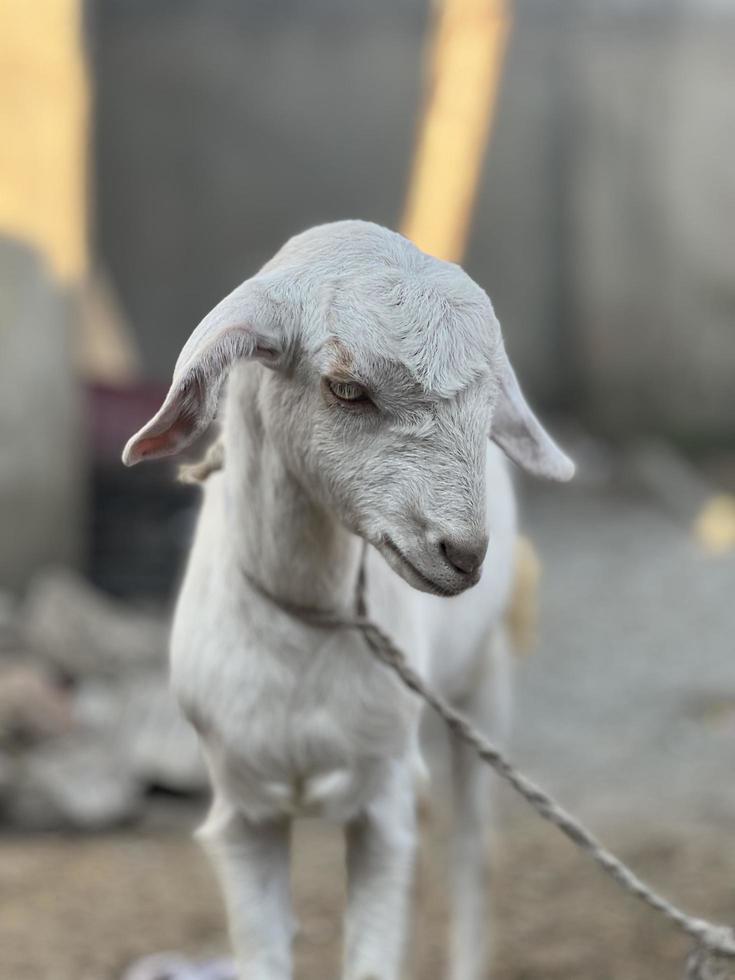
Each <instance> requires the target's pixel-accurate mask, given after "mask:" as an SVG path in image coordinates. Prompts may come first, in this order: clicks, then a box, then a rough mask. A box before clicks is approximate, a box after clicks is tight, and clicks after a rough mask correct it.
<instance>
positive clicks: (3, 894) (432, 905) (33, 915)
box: [0, 808, 735, 980]
mask: <svg viewBox="0 0 735 980" xmlns="http://www.w3.org/2000/svg"><path fill="white" fill-rule="evenodd" d="M513 809H514V816H513V817H512V819H511V821H510V822H509V821H508V820H507V819H506V821H505V822H506V824H509V825H508V826H506V827H505V828H503V829H502V831H501V832H499V833H498V836H497V838H496V841H495V844H494V851H495V855H496V868H497V870H496V873H495V882H494V894H495V909H494V914H493V925H492V929H493V933H494V935H495V939H496V941H495V970H494V973H493V976H494V977H496V978H497V980H542V978H543V980H577V978H578V980H582V978H584V980H644V978H645V980H668V978H672V980H674V978H676V980H679V978H681V977H682V976H683V969H682V963H683V957H684V955H685V953H686V949H687V944H686V941H683V940H681V939H680V938H679V937H678V936H676V935H675V934H673V932H672V931H671V930H670V929H669V928H667V927H666V926H665V925H662V924H660V923H659V922H658V921H657V920H656V918H655V917H654V916H653V915H652V914H651V913H649V912H647V911H646V910H644V909H642V908H641V907H639V906H638V904H637V903H636V902H635V901H634V900H632V899H629V898H626V897H624V896H622V895H621V894H619V893H618V891H617V889H616V888H615V886H614V885H612V884H611V883H609V882H607V881H606V880H604V879H603V877H602V875H601V874H600V873H599V872H598V871H597V870H596V869H595V868H593V867H591V866H589V865H588V864H587V862H586V860H585V859H584V858H582V857H579V856H578V855H577V854H576V853H575V852H574V850H573V848H572V847H571V845H569V844H568V843H567V842H566V841H564V840H563V839H561V838H559V837H558V835H557V834H556V832H555V831H554V830H553V829H551V828H545V827H540V826H538V825H537V824H536V823H535V821H534V819H533V818H532V817H530V816H527V815H524V814H522V813H521V814H519V813H518V812H517V808H513ZM633 831H634V838H635V844H634V845H629V846H626V844H625V841H624V839H621V838H620V835H619V834H618V835H617V839H616V840H614V841H613V842H612V843H614V844H615V845H616V846H617V847H619V848H620V849H621V851H622V853H623V856H624V857H625V858H627V859H628V860H630V861H631V862H632V863H633V865H634V867H635V868H636V869H637V870H639V871H640V872H641V873H642V874H644V875H645V876H646V877H648V878H649V879H650V880H652V881H653V882H655V883H656V884H657V885H658V886H660V887H661V888H662V889H663V890H664V891H665V892H666V893H667V894H669V895H670V896H672V897H675V898H677V899H678V900H679V901H680V902H682V903H683V904H685V905H686V906H687V907H688V908H689V909H694V910H696V911H697V912H698V913H701V914H703V915H709V916H713V917H716V918H718V919H720V920H721V921H725V922H734V921H735V848H730V849H725V850H723V849H722V847H721V841H720V842H719V845H720V846H718V841H716V840H715V839H706V838H704V839H696V838H690V839H688V840H684V839H679V838H677V837H675V836H671V835H670V834H669V835H667V836H665V837H663V838H662V837H661V836H660V835H659V834H658V833H657V832H656V831H655V829H654V828H649V829H647V830H643V829H642V828H640V827H636V828H631V832H633ZM632 839H633V837H631V840H632ZM444 852H445V848H444V841H443V834H442V832H441V830H437V829H434V830H431V831H429V832H428V833H427V834H426V835H425V839H424V843H423V848H422V853H421V858H420V862H419V874H418V883H417V892H418V914H417V925H416V930H415V938H414V942H413V943H412V947H413V948H412V958H413V962H414V967H413V971H414V972H413V974H412V975H413V976H415V977H420V978H422V980H439V978H440V977H441V976H442V975H443V970H442V966H443V963H444V934H445V925H446V903H445V896H444V893H443V882H444V881H445V874H444V864H443V860H444ZM295 891H296V896H297V908H298V913H299V917H300V921H301V931H300V936H299V938H298V940H297V945H296V956H297V976H298V977H299V978H300V980H325V978H328V977H336V976H337V975H338V962H339V941H340V921H339V914H340V909H341V905H342V896H343V878H342V872H341V851H340V845H339V842H338V838H337V835H336V834H335V833H334V832H333V831H332V830H330V829H329V828H326V827H324V826H322V825H318V824H313V825H305V826H304V827H303V828H301V829H300V830H299V832H298V835H297V840H296V869H295ZM0 908H1V910H2V911H1V914H0V950H2V955H1V956H0V980H119V977H120V975H121V972H122V970H123V968H124V967H125V965H126V964H127V963H129V962H130V960H131V959H132V958H135V957H137V956H140V955H142V954H146V953H151V952H158V951H162V950H166V949H183V950H186V951H188V952H190V953H192V954H196V955H206V954H209V953H213V952H219V951H222V950H225V949H226V938H225V935H224V925H223V914H222V908H221V904H220V900H219V895H218V891H217V888H216V885H215V883H214V881H213V879H212V876H211V873H210V870H209V867H208V865H207V863H206V860H205V859H204V858H203V856H202V855H201V853H200V851H199V849H198V847H197V845H196V844H195V843H193V842H192V841H191V840H190V839H189V837H188V836H187V835H184V834H176V835H171V834H166V835H152V834H149V835H141V834H132V833H127V834H117V835H114V836H104V837H96V838H84V839H82V838H59V837H48V838H38V837H36V838H6V839H5V840H4V841H2V843H0Z"/></svg>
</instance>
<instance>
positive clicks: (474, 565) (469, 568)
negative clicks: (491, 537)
mask: <svg viewBox="0 0 735 980" xmlns="http://www.w3.org/2000/svg"><path fill="white" fill-rule="evenodd" d="M439 547H440V549H441V553H442V554H443V555H444V557H445V558H446V559H447V561H448V562H449V564H450V565H451V566H452V567H453V568H455V569H456V570H457V571H458V572H461V573H462V574H463V575H473V574H474V573H475V572H476V571H477V570H478V569H479V568H480V566H481V565H482V563H483V561H484V559H485V555H486V553H487V537H482V538H472V539H471V540H469V539H467V538H445V539H444V540H443V541H442V542H441V543H440V545H439Z"/></svg>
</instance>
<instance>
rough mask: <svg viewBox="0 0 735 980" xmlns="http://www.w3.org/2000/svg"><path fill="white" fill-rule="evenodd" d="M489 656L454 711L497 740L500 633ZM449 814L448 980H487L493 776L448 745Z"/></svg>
mask: <svg viewBox="0 0 735 980" xmlns="http://www.w3.org/2000/svg"><path fill="white" fill-rule="evenodd" d="M490 653H491V656H490V657H486V659H485V660H484V661H482V662H481V664H480V671H479V673H478V675H477V676H476V677H475V684H474V686H473V688H472V690H471V692H470V693H469V694H468V695H467V697H466V698H464V699H462V700H460V701H459V702H458V703H457V707H458V708H459V710H460V711H462V713H463V714H465V715H466V716H467V717H468V718H469V719H470V720H471V721H472V722H474V723H475V724H476V725H477V726H478V727H479V728H480V729H481V730H484V731H489V732H490V734H491V737H492V738H493V739H497V740H500V741H502V740H503V738H504V737H505V735H506V732H507V728H508V715H509V711H510V679H509V676H508V669H509V664H508V651H507V649H506V640H505V636H504V633H503V632H502V630H501V629H499V628H498V629H497V630H496V631H495V633H494V635H493V636H492V638H491V650H490ZM451 750H452V782H453V791H454V814H453V817H454V819H453V821H452V835H451V891H452V919H451V928H450V957H449V980H486V978H487V976H488V965H489V958H490V941H489V936H490V870H491V869H490V853H489V848H490V834H489V829H490V817H491V815H492V806H491V803H492V792H491V791H492V788H493V784H494V776H493V773H492V772H491V770H490V769H488V767H487V766H486V765H485V763H484V762H482V760H481V759H480V758H478V756H477V754H476V752H475V750H474V749H472V748H470V747H469V746H468V745H465V744H464V743H462V742H459V741H457V740H454V739H453V740H452V743H451Z"/></svg>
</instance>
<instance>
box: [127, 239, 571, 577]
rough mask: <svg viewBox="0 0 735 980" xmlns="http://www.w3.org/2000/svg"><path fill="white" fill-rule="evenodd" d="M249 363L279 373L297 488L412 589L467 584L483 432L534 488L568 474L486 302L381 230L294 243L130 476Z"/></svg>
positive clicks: (282, 444) (188, 363)
mask: <svg viewBox="0 0 735 980" xmlns="http://www.w3.org/2000/svg"><path fill="white" fill-rule="evenodd" d="M243 358H253V359H257V360H260V361H261V362H262V363H263V364H265V365H266V366H267V367H270V368H272V369H273V370H272V371H271V372H262V373H263V376H264V377H263V380H262V385H261V389H260V395H259V406H260V408H261V411H262V413H263V425H264V428H265V430H266V432H267V434H268V436H269V437H270V438H271V439H272V440H273V442H274V444H275V445H277V446H278V448H279V450H280V451H281V452H282V454H283V456H284V458H285V459H286V461H287V464H288V466H289V468H290V469H291V470H292V472H293V473H294V475H295V476H296V477H297V479H299V481H300V482H301V483H302V485H303V486H304V488H305V489H306V491H307V492H308V493H309V494H311V495H312V496H313V497H314V498H315V499H317V500H318V501H319V502H320V503H321V504H322V505H324V506H326V507H328V508H329V509H330V510H332V511H333V512H335V513H336V514H337V516H338V517H339V518H340V520H341V521H342V522H343V523H344V524H345V525H346V526H347V527H349V528H350V529H351V530H353V531H354V532H356V533H357V534H359V535H361V536H363V537H364V538H366V539H367V540H368V541H370V542H371V543H372V544H374V545H375V546H376V547H377V548H378V549H379V550H380V551H381V552H382V553H383V555H384V556H385V558H386V560H387V561H388V562H389V564H390V565H391V566H392V567H393V568H394V569H395V571H397V572H398V573H399V574H400V575H401V576H402V577H403V578H405V579H406V580H407V581H408V582H409V583H410V584H411V585H413V586H415V587H416V588H419V589H424V590H427V591H432V592H437V593H439V594H455V593H458V592H461V591H462V590H463V589H465V588H467V587H468V586H470V585H472V584H474V583H475V582H476V581H477V579H478V577H479V574H480V567H481V565H482V560H483V557H484V554H485V551H486V548H487V529H486V517H485V500H486V492H485V471H486V468H485V439H486V438H487V437H488V435H490V437H491V438H492V439H494V440H495V441H496V442H497V443H498V444H499V445H500V446H501V447H502V448H503V449H504V451H505V452H506V453H507V455H508V456H510V457H511V459H513V460H515V462H517V463H518V464H519V465H521V466H523V467H524V468H525V469H527V470H529V471H531V472H533V473H536V474H538V475H542V476H547V477H551V478H554V479H569V477H571V475H572V473H573V469H574V468H573V465H572V464H571V462H570V461H569V460H568V459H567V457H566V456H565V455H564V454H563V453H562V452H561V450H560V449H559V448H558V447H557V446H556V445H555V444H554V442H553V441H552V440H551V439H550V437H549V436H548V435H547V434H546V432H545V431H544V430H543V429H542V427H541V425H540V423H539V422H538V420H537V419H536V418H535V416H534V415H533V413H532V412H531V410H530V409H529V407H528V405H527V404H526V402H525V400H524V398H523V396H522V394H521V392H520V389H519V387H518V383H517V381H516V379H515V375H514V373H513V370H512V368H511V366H510V363H509V362H508V359H507V357H506V354H505V350H504V348H503V343H502V338H501V334H500V327H499V325H498V322H497V320H496V318H495V315H494V313H493V309H492V306H491V304H490V301H489V299H488V297H487V295H486V294H485V293H484V292H483V290H481V289H480V288H479V286H477V285H476V284H475V283H474V282H473V281H472V280H471V279H470V278H469V277H468V276H467V275H466V274H465V273H464V272H463V271H462V270H461V269H460V268H459V267H457V266H455V265H452V264H450V263H446V262H441V261H439V260H437V259H433V258H431V257H430V256H427V255H425V254H424V253H422V252H420V251H419V250H418V249H417V248H415V247H414V246H413V245H411V244H410V243H409V242H408V241H407V240H406V239H404V238H402V237H401V236H400V235H397V234H395V233H393V232H390V231H387V230H386V229H383V228H380V227H378V226H376V225H371V224H368V223H365V222H358V221H346V222H338V223H336V224H331V225H324V226H321V227H318V228H314V229H311V230H310V231H307V232H305V233H303V234H302V235H298V236H296V237H295V238H293V239H291V240H290V241H289V242H288V243H287V244H286V245H285V246H284V248H283V249H281V251H280V252H279V253H278V254H277V255H276V256H275V258H274V259H272V260H271V261H270V262H269V263H268V264H267V265H266V266H265V267H264V268H263V269H262V270H261V272H260V273H259V274H258V275H257V276H255V277H254V278H253V279H250V280H248V281H247V282H245V283H243V284H242V285H241V286H240V287H238V288H237V289H236V290H235V291H234V292H233V293H231V294H230V295H229V296H227V297H226V298H225V299H224V300H222V302H221V303H220V304H219V305H218V306H216V307H215V308H214V310H212V312H211V313H210V314H209V315H208V316H207V317H205V319H204V320H203V321H202V323H201V324H200V325H199V326H198V327H197V328H196V330H195V331H194V333H193V334H192V336H191V337H190V339H189V341H188V342H187V344H186V345H185V347H184V349H183V351H182V353H181V356H180V357H179V360H178V362H177V365H176V369H175V372H174V380H173V384H172V387H171V390H170V392H169V394H168V396H167V398H166V400H165V402H164V404H163V406H162V408H161V409H160V411H159V412H158V413H157V415H156V416H155V417H154V418H153V419H152V420H151V421H150V422H149V423H148V424H147V425H146V426H145V427H144V428H143V429H142V430H141V431H140V432H139V433H138V434H137V435H136V436H134V437H133V438H132V439H131V440H130V442H129V443H128V445H127V447H126V449H125V453H124V456H123V458H124V460H125V462H126V463H128V464H132V463H135V462H138V461H139V460H140V459H143V458H146V457H157V456H163V455H169V454H172V453H175V452H177V451H178V450H179V449H181V448H183V447H184V446H185V445H187V444H188V443H189V442H190V441H191V440H192V439H193V438H194V437H195V436H196V435H197V434H198V433H199V432H201V431H202V430H203V429H204V428H205V426H206V425H207V424H208V423H209V421H210V420H211V418H212V416H213V415H214V412H215V409H216V403H217V394H218V391H219V386H220V384H221V381H222V379H223V377H224V375H225V374H226V372H227V369H228V368H229V367H230V366H231V365H232V363H233V362H234V361H236V360H240V359H243ZM245 424H247V420H246V421H245Z"/></svg>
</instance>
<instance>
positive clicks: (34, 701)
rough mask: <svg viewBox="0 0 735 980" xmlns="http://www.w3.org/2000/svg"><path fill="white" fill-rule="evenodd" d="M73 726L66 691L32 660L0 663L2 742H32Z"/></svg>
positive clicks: (27, 743)
mask: <svg viewBox="0 0 735 980" xmlns="http://www.w3.org/2000/svg"><path fill="white" fill-rule="evenodd" d="M72 726H73V721H72V712H71V705H70V703H69V698H68V696H67V694H66V693H65V692H64V691H63V690H61V689H60V688H59V687H58V686H57V685H55V684H54V683H53V682H52V681H51V679H50V678H49V677H48V675H47V674H46V673H45V672H44V671H42V670H40V669H39V668H37V667H34V666H33V665H31V664H23V663H15V664H4V665H0V746H8V745H29V744H33V743H35V742H40V741H44V740H45V739H48V738H52V737H54V736H58V735H63V734H65V733H67V732H69V731H70V730H71V728H72Z"/></svg>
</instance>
